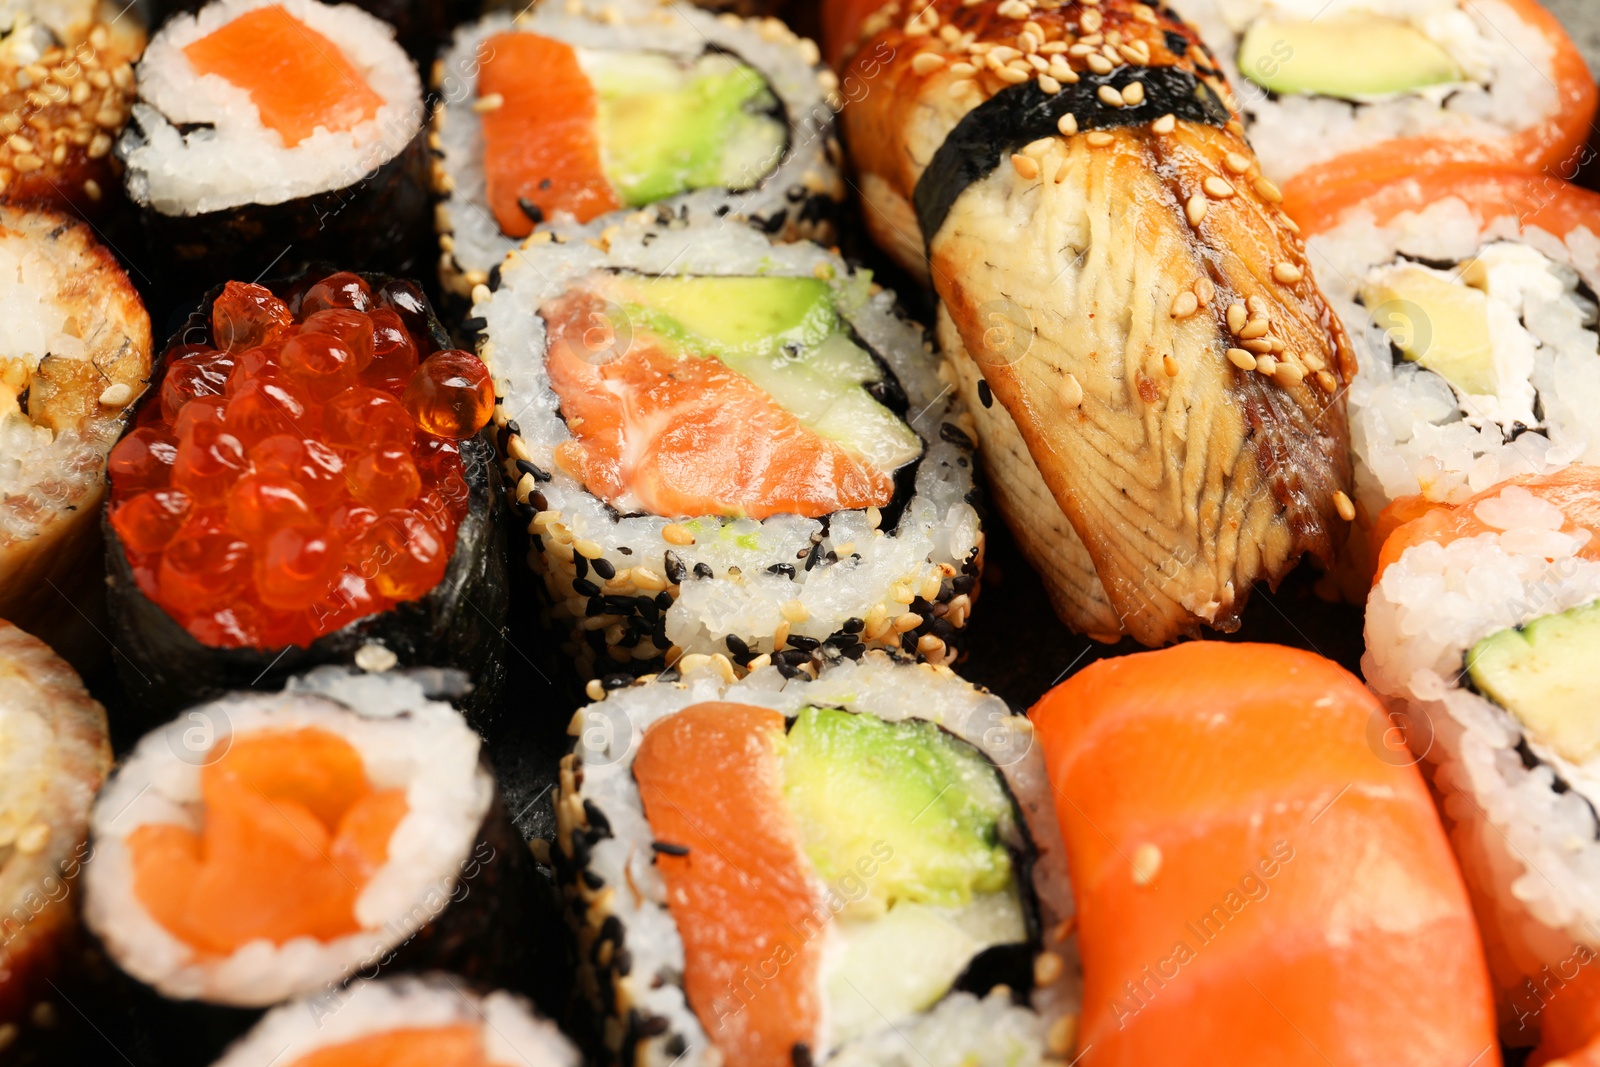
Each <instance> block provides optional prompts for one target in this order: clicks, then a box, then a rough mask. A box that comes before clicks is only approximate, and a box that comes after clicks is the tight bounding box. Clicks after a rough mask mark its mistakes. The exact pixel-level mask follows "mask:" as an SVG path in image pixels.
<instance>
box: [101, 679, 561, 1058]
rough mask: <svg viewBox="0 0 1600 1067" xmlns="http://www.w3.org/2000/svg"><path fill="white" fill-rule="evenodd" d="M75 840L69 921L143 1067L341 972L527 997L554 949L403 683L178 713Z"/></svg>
mask: <svg viewBox="0 0 1600 1067" xmlns="http://www.w3.org/2000/svg"><path fill="white" fill-rule="evenodd" d="M91 833H92V838H91V841H92V844H93V847H94V853H95V858H94V862H93V863H91V864H89V865H88V866H87V867H86V870H87V874H86V875H85V879H84V918H85V921H86V923H87V925H88V927H89V929H90V931H91V932H92V933H93V934H94V935H95V936H96V937H97V938H98V939H99V941H100V943H101V944H102V945H103V946H104V949H105V953H106V956H107V957H108V959H109V961H110V962H111V964H112V965H113V966H114V968H115V971H114V974H115V976H116V978H117V980H118V981H119V982H120V983H121V984H122V988H121V990H120V992H119V993H118V995H117V996H116V997H115V998H114V1003H115V1004H116V1005H117V1007H118V1009H119V1011H118V1016H117V1018H116V1019H115V1020H113V1021H112V1022H113V1025H115V1026H117V1027H118V1028H119V1032H118V1033H116V1034H114V1035H113V1038H114V1039H115V1040H116V1041H117V1043H118V1044H119V1045H121V1046H122V1047H124V1048H126V1049H127V1050H128V1051H129V1054H130V1055H133V1056H137V1058H138V1060H139V1061H140V1063H141V1065H142V1064H143V1063H145V1062H154V1063H163V1064H178V1063H200V1064H204V1063H208V1062H210V1060H211V1059H212V1058H214V1057H215V1056H216V1055H217V1053H218V1052H219V1051H220V1050H221V1047H222V1044H223V1043H225V1042H226V1041H227V1040H229V1039H231V1038H233V1037H235V1036H237V1035H238V1034H239V1033H240V1032H242V1031H243V1030H244V1029H246V1028H247V1027H248V1026H249V1025H250V1024H251V1023H252V1022H254V1021H255V1019H257V1018H258V1017H259V1015H260V1012H259V1010H258V1009H261V1008H265V1007H268V1006H270V1005H273V1004H276V1003H278V1002H280V1001H283V1000H286V999H289V998H292V997H297V996H314V997H320V998H322V1003H324V1004H326V1005H327V1007H328V1009H329V1011H330V1013H331V1012H332V1011H334V1010H335V1009H337V1007H338V1004H339V1002H340V999H341V998H342V997H343V996H345V995H346V994H344V993H343V992H341V989H340V986H341V984H342V983H343V981H344V980H345V979H346V978H349V977H350V976H353V975H357V974H359V975H361V976H362V977H365V978H369V979H370V978H375V977H377V975H378V974H379V973H380V972H382V973H384V974H393V973H397V972H404V971H408V970H415V969H419V968H421V969H427V968H433V967H438V968H445V969H448V970H452V971H454V972H456V973H457V974H460V975H462V976H463V978H465V979H468V980H471V981H479V982H484V983H487V984H490V985H507V986H509V987H511V988H514V989H519V990H523V991H526V989H527V987H528V984H529V982H530V981H531V980H532V978H534V977H535V975H534V973H533V970H532V965H533V962H534V960H535V958H536V956H537V954H538V953H539V952H540V951H541V950H548V949H549V948H550V947H552V946H545V945H541V944H540V943H539V942H538V940H537V938H536V936H535V935H534V932H533V930H532V929H531V927H530V915H531V914H532V913H531V911H530V909H531V908H532V907H533V906H534V905H535V904H536V903H537V902H538V897H537V896H536V893H537V878H538V876H537V873H536V872H535V870H534V867H533V860H532V857H531V856H530V855H529V853H528V850H527V848H526V846H525V845H524V844H523V841H522V838H521V836H520V835H519V834H518V833H517V832H516V829H515V828H514V827H513V826H512V824H511V820H510V818H509V816H508V814H507V812H506V810H505V807H504V804H503V803H502V801H501V799H500V794H499V791H498V790H497V788H496V786H495V782H494V776H493V775H492V774H491V772H490V771H489V768H488V765H487V762H486V760H485V758H484V753H483V746H482V742H481V740H480V739H479V737H478V735H477V734H476V733H475V732H474V731H473V730H472V728H471V727H469V726H468V725H467V723H466V721H465V720H464V719H463V718H462V717H461V715H460V714H458V713H457V712H456V711H455V710H454V709H453V708H451V707H450V706H449V705H448V704H444V703H441V702H439V701H436V700H431V699H428V698H427V696H426V695H425V693H424V690H423V687H422V684H421V683H420V682H419V681H417V680H414V679H412V678H409V677H406V676H404V675H401V674H399V673H389V674H362V673H360V672H359V671H356V672H350V671H347V670H345V669H343V668H335V667H327V668H322V669H321V670H319V671H314V672H312V673H311V674H308V675H306V676H303V677H302V678H299V679H296V680H295V681H293V682H291V683H290V685H289V686H288V687H287V688H286V689H285V690H284V691H282V692H280V693H271V694H263V693H236V694H232V695H230V696H227V697H225V698H223V699H221V700H218V701H215V702H212V703H209V704H203V705H200V706H198V707H194V708H191V709H189V710H188V711H187V712H185V713H184V715H182V716H181V717H179V718H178V719H176V720H174V721H173V722H171V723H169V724H167V725H166V726H164V727H162V728H160V729H158V730H155V731H153V732H151V733H150V734H147V735H146V736H145V737H144V738H143V739H142V740H141V741H139V743H138V744H137V746H135V748H134V750H133V751H132V752H131V753H130V754H129V756H128V757H127V758H126V759H125V760H124V761H123V763H122V765H121V766H120V767H119V768H118V770H117V773H116V774H115V775H114V776H113V777H112V779H111V781H110V782H109V783H108V784H107V785H106V788H105V789H104V790H103V791H102V792H101V794H100V797H99V799H98V800H97V801H96V803H95V808H94V813H93V817H92V820H91ZM121 1029H126V1030H127V1032H126V1033H123V1032H121Z"/></svg>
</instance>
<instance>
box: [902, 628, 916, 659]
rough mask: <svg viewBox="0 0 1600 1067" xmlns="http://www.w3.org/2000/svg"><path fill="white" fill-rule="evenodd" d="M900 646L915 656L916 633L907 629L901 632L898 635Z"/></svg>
mask: <svg viewBox="0 0 1600 1067" xmlns="http://www.w3.org/2000/svg"><path fill="white" fill-rule="evenodd" d="M900 647H901V649H903V650H904V651H906V652H908V653H910V654H911V655H913V656H915V655H916V654H917V635H916V633H915V632H913V631H910V630H907V631H906V632H905V633H903V634H901V635H900Z"/></svg>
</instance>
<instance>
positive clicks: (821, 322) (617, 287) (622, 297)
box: [607, 275, 922, 472]
mask: <svg viewBox="0 0 1600 1067" xmlns="http://www.w3.org/2000/svg"><path fill="white" fill-rule="evenodd" d="M607 289H608V295H609V296H610V297H611V299H612V300H614V301H615V302H616V303H618V304H620V305H621V306H622V308H623V309H624V311H626V313H627V314H628V317H629V318H630V319H631V320H632V323H633V326H634V328H635V330H636V331H637V330H638V329H640V328H641V327H642V328H644V329H646V330H648V331H649V332H651V333H653V334H655V335H656V336H657V337H659V338H660V339H661V340H662V342H663V343H664V344H666V345H667V346H668V347H669V348H672V349H674V350H676V351H678V352H680V353H682V354H684V355H690V356H700V357H706V356H710V357H714V358H716V359H719V360H721V361H722V362H723V363H725V364H726V365H727V366H728V367H729V368H731V369H732V370H735V371H737V372H739V373H740V374H742V375H744V376H745V377H746V378H749V379H750V380H751V381H752V382H754V383H755V384H756V385H757V386H759V387H760V388H762V389H763V390H765V391H766V392H767V393H768V394H770V395H771V396H772V398H773V399H774V400H776V401H777V402H778V403H779V404H780V405H781V406H782V407H783V409H784V410H785V411H788V412H789V413H790V414H792V415H794V416H795V417H796V418H797V419H799V420H800V422H801V423H802V424H804V425H805V426H808V427H810V428H811V429H812V430H815V431H816V432H817V433H818V434H820V435H822V436H823V437H826V438H828V439H829V440H832V441H836V442H838V443H839V444H840V445H842V446H843V447H844V448H845V449H846V450H848V451H849V452H850V453H851V454H852V455H854V456H856V457H858V458H860V459H863V460H865V461H866V462H868V463H871V464H872V465H873V466H875V467H876V468H877V469H878V470H880V471H884V472H893V471H896V470H898V469H899V468H901V467H903V466H904V465H905V464H907V463H909V462H911V461H912V460H914V459H916V458H917V457H918V456H920V455H921V454H922V439H921V438H920V437H918V436H917V434H916V431H914V430H913V429H911V427H910V426H907V425H906V423H905V421H904V420H903V419H901V418H900V417H899V416H898V415H896V414H895V413H894V412H892V411H890V410H889V409H888V408H886V407H884V406H883V404H881V403H880V402H879V401H878V400H877V399H876V398H875V397H874V396H873V395H872V394H871V393H870V392H868V391H867V387H868V386H872V385H876V384H878V383H880V382H882V381H883V378H884V374H883V369H882V368H881V367H880V366H879V365H878V363H877V362H876V361H875V360H874V359H873V358H872V356H871V354H869V353H868V352H867V351H866V350H865V349H863V348H862V347H861V346H860V345H858V344H856V343H855V342H854V341H853V340H851V338H850V336H849V334H848V333H846V332H845V329H844V325H843V323H842V321H841V320H840V318H839V313H838V311H837V310H836V308H835V304H834V295H833V289H832V288H831V287H830V286H829V285H828V283H827V282H824V281H821V280H819V279H817V278H784V277H739V276H721V277H668V278H647V277H639V276H636V275H616V276H613V277H612V278H611V279H610V281H609V282H608V284H607Z"/></svg>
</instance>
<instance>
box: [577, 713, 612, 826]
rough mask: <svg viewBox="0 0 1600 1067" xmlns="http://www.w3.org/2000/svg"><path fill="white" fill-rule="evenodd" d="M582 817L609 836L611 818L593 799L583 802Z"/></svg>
mask: <svg viewBox="0 0 1600 1067" xmlns="http://www.w3.org/2000/svg"><path fill="white" fill-rule="evenodd" d="M601 684H602V685H604V684H605V683H604V682H602V683H601ZM583 817H584V818H586V819H588V820H589V829H591V830H594V831H597V832H598V833H599V834H600V836H601V837H610V836H611V820H610V819H608V818H606V813H605V812H603V811H601V810H600V806H599V805H598V804H596V803H595V802H594V801H592V800H585V801H584V802H583Z"/></svg>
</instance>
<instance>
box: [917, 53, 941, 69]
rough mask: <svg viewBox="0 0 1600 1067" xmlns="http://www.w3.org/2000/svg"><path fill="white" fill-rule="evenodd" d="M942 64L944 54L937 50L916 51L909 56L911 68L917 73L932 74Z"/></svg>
mask: <svg viewBox="0 0 1600 1067" xmlns="http://www.w3.org/2000/svg"><path fill="white" fill-rule="evenodd" d="M942 66H944V56H941V55H939V54H938V53H937V52H918V53H917V54H916V55H914V56H912V57H911V69H912V70H914V71H916V72H917V73H918V74H932V73H933V72H934V71H936V70H938V69H939V68H940V67H942Z"/></svg>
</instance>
